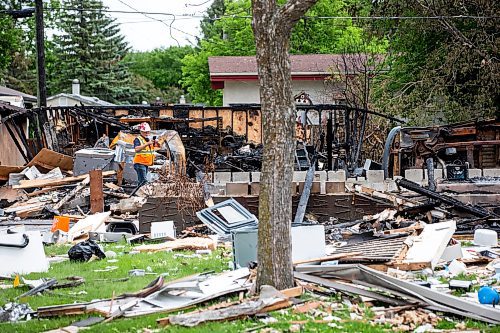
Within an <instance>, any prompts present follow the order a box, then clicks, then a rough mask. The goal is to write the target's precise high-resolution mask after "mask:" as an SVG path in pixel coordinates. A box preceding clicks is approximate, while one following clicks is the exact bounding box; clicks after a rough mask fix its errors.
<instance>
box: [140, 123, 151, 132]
mask: <svg viewBox="0 0 500 333" xmlns="http://www.w3.org/2000/svg"><path fill="white" fill-rule="evenodd" d="M139 131H141V132H150V131H151V127H149V124H148V123H141V124H139Z"/></svg>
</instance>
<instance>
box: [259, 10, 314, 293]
mask: <svg viewBox="0 0 500 333" xmlns="http://www.w3.org/2000/svg"><path fill="white" fill-rule="evenodd" d="M316 1H317V0H289V1H288V2H287V3H286V4H285V5H283V6H277V5H276V0H252V9H253V20H252V27H253V31H254V35H255V44H256V49H257V67H258V74H259V82H260V102H261V112H262V128H263V133H262V134H263V144H264V152H263V157H262V173H261V180H260V184H261V185H260V186H261V188H260V198H259V236H258V238H259V240H258V262H259V266H258V270H257V287H260V286H261V285H264V284H268V285H272V286H274V287H276V288H277V289H286V288H290V287H292V286H293V272H292V257H291V253H292V245H291V237H290V236H291V230H290V228H291V220H292V193H291V183H292V178H293V156H294V150H295V116H296V111H295V104H294V101H293V97H292V82H291V70H290V57H289V54H288V50H289V41H290V35H291V30H292V28H293V26H294V25H295V22H297V20H298V19H299V18H300V17H301V16H302V15H303V14H304V13H305V12H306V11H307V9H309V8H310V7H311V6H312V5H313V4H314V3H315V2H316Z"/></svg>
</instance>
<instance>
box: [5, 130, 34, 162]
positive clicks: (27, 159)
mask: <svg viewBox="0 0 500 333" xmlns="http://www.w3.org/2000/svg"><path fill="white" fill-rule="evenodd" d="M5 128H7V131H8V132H9V134H10V137H11V138H12V141H14V144H15V145H16V147H17V149H18V150H19V152H20V153H21V155H22V156H23V158H24V160H25V161H26V163H28V162H29V161H30V160H31V159H29V158H28V156H27V155H26V153H25V152H24V150H23V147H21V145H20V144H19V141H18V140H17V138H16V134H15V133H14V131H13V130H12V128H10V124H9V123H8V122H7V123H5ZM26 150H27V149H26Z"/></svg>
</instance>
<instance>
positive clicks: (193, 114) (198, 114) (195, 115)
mask: <svg viewBox="0 0 500 333" xmlns="http://www.w3.org/2000/svg"><path fill="white" fill-rule="evenodd" d="M189 118H190V119H200V118H203V110H189ZM189 127H191V128H199V129H201V128H203V122H193V123H189Z"/></svg>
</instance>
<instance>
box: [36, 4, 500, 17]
mask: <svg viewBox="0 0 500 333" xmlns="http://www.w3.org/2000/svg"><path fill="white" fill-rule="evenodd" d="M120 2H121V1H120ZM127 6H128V7H129V8H132V7H130V6H129V5H127ZM61 9H64V10H76V11H94V12H104V13H120V14H142V15H165V16H171V17H189V18H193V19H195V18H196V19H198V18H206V19H208V20H213V21H217V20H223V19H228V18H232V19H235V18H236V19H238V18H239V19H250V18H252V16H251V15H223V16H220V17H216V18H207V17H205V16H203V15H197V14H189V13H182V14H174V13H167V12H149V11H140V10H134V11H127V10H111V9H93V8H73V7H64V8H61ZM45 10H47V11H52V10H60V9H59V8H51V7H48V8H46V9H45ZM302 18H305V19H318V20H441V19H455V20H463V19H472V20H488V19H493V20H498V19H500V16H485V15H439V16H303V17H302ZM153 19H156V18H153Z"/></svg>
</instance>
